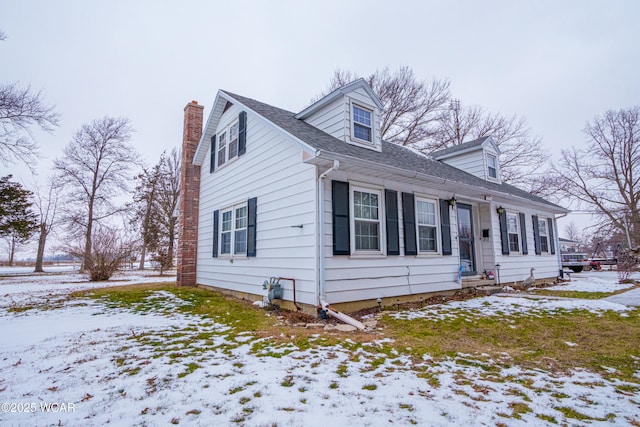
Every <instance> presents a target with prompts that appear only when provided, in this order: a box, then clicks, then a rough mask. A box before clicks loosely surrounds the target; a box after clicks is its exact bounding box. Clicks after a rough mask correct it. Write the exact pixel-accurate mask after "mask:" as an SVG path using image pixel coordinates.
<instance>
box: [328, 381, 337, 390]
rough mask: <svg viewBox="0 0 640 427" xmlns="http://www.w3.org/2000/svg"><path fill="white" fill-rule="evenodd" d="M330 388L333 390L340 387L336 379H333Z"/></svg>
mask: <svg viewBox="0 0 640 427" xmlns="http://www.w3.org/2000/svg"><path fill="white" fill-rule="evenodd" d="M329 388H330V389H332V390H335V389H337V388H338V383H337V382H335V381H332V382H331V384H329Z"/></svg>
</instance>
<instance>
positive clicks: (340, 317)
mask: <svg viewBox="0 0 640 427" xmlns="http://www.w3.org/2000/svg"><path fill="white" fill-rule="evenodd" d="M339 167H340V162H339V161H338V160H334V161H333V166H331V167H330V168H329V169H327V170H326V171H324V172H322V173H321V174H320V175H319V176H318V186H317V188H318V195H317V198H318V208H317V209H318V226H317V227H316V230H317V233H318V234H317V236H316V237H317V241H318V270H319V272H318V288H317V292H318V295H317V297H318V303H319V304H320V306H321V307H322V309H323V310H324V311H325V312H326V313H327V314H328V315H329V316H331V317H335V318H336V319H338V320H340V321H342V322H344V323H346V324H348V325H351V326H355V327H356V328H358V329H360V330H364V329H365V326H364V325H363V324H362V323H361V322H359V321H357V320H356V319H354V318H353V317H350V316H347V315H346V314H344V313H341V312H339V311H338V310H334V309H333V308H331V306H330V305H329V303H328V302H326V301H325V300H324V269H325V259H324V178H325V177H326V176H327V175H328V174H330V173H331V172H333V171H335V170H337V169H338V168H339Z"/></svg>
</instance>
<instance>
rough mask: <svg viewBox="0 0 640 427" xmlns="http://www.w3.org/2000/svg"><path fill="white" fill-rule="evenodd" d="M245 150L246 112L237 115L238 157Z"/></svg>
mask: <svg viewBox="0 0 640 427" xmlns="http://www.w3.org/2000/svg"><path fill="white" fill-rule="evenodd" d="M246 152H247V112H246V111H241V112H240V114H239V115H238V157H240V156H242V155H243V154H244V153H246Z"/></svg>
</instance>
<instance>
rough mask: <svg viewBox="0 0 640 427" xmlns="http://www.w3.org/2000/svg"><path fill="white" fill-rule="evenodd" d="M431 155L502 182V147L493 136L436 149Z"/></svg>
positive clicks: (471, 172) (480, 175)
mask: <svg viewBox="0 0 640 427" xmlns="http://www.w3.org/2000/svg"><path fill="white" fill-rule="evenodd" d="M431 156H432V157H433V158H434V159H436V160H440V161H441V162H443V163H446V164H448V165H450V166H453V167H455V168H458V169H461V170H463V171H465V172H468V173H470V174H471V175H475V176H477V177H478V178H482V179H484V180H486V181H491V182H495V183H498V184H501V183H502V179H501V178H500V162H499V161H498V159H499V157H500V149H499V148H498V146H497V145H496V143H495V141H494V140H493V138H492V137H491V136H485V137H482V138H479V139H476V140H474V141H469V142H465V143H462V144H460V145H456V146H453V147H449V148H445V149H443V150H438V151H434V152H433V153H431Z"/></svg>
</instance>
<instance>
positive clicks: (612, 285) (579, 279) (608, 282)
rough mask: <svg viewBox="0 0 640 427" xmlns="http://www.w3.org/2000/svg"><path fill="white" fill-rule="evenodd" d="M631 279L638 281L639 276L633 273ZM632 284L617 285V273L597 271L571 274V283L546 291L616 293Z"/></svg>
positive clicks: (630, 286)
mask: <svg viewBox="0 0 640 427" xmlns="http://www.w3.org/2000/svg"><path fill="white" fill-rule="evenodd" d="M631 277H632V278H635V279H638V280H640V275H639V274H637V273H635V274H634V275H633V276H631ZM633 286H634V284H633V283H618V273H616V272H615V271H598V272H593V273H573V274H571V281H570V282H568V283H564V284H561V285H557V286H552V287H549V288H546V289H550V290H559V291H580V292H616V291H621V290H624V289H629V288H632V287H633Z"/></svg>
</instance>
